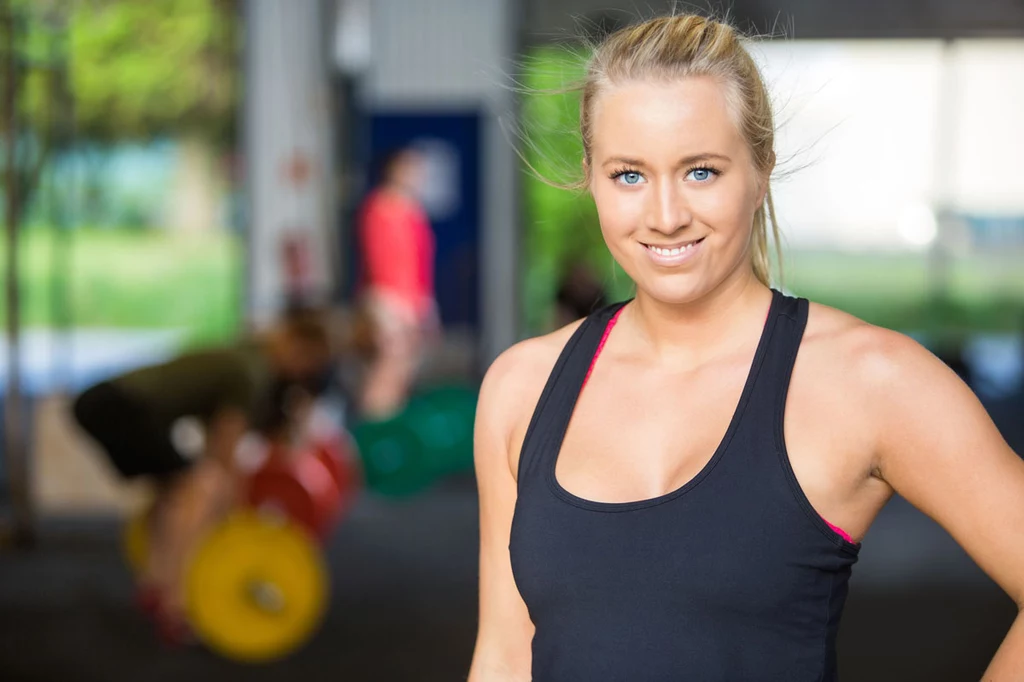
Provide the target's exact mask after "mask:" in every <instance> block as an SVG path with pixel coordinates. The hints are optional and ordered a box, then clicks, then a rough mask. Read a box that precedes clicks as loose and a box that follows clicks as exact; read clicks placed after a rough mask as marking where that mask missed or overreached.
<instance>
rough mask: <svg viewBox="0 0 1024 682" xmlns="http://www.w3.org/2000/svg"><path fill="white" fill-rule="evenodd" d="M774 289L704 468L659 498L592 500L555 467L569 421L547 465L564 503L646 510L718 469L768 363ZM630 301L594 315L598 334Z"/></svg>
mask: <svg viewBox="0 0 1024 682" xmlns="http://www.w3.org/2000/svg"><path fill="white" fill-rule="evenodd" d="M771 291H772V300H771V304H770V305H769V306H768V315H767V317H766V319H765V322H764V326H763V327H762V329H761V336H760V338H759V339H758V342H757V348H756V350H755V351H754V358H753V360H752V361H751V363H750V368H749V369H748V370H747V377H746V380H745V381H744V384H743V390H742V392H741V393H740V398H739V401H738V402H737V404H736V408H735V410H734V411H733V413H732V417H731V419H730V420H729V426H728V427H727V428H726V431H725V435H724V436H722V440H721V441H719V443H718V447H716V448H715V450H714V452H713V453H712V455H711V458H710V459H709V460H708V461H707V462H706V463H705V464H704V466H703V467H701V469H700V471H698V472H697V473H696V474H695V475H694V476H693V477H692V478H690V479H689V480H688V481H686V482H684V483H683V484H682V485H680V486H679V487H678V488H676V489H675V490H671V491H669V492H667V493H664V494H662V495H658V496H656V497H650V498H646V499H642V500H633V501H628V502H599V501H596V500H589V499H586V498H583V497H580V496H578V495H574V494H573V493H571V492H569V491H568V490H566V489H565V488H563V487H562V484H561V483H559V482H558V478H557V476H556V475H555V468H556V467H557V465H558V457H559V455H560V454H561V451H562V444H563V443H564V441H565V433H566V432H568V423H567V425H566V430H565V431H564V432H563V433H562V437H561V439H560V440H559V441H558V442H557V443H555V444H553V446H552V448H551V450H552V454H551V455H550V456H549V457H548V459H549V461H548V462H547V466H546V468H545V478H546V479H547V483H548V487H549V488H550V490H551V492H552V493H554V495H555V496H556V497H558V498H559V499H560V500H562V501H563V502H566V503H568V504H571V505H573V506H576V507H580V508H582V509H587V510H590V511H598V512H628V511H634V510H638V509H645V508H648V507H654V506H657V505H661V504H665V503H666V502H671V501H672V500H674V499H676V498H678V497H680V496H682V495H685V494H686V493H688V492H690V491H691V490H693V489H694V488H696V487H697V486H698V485H699V484H700V483H701V481H703V480H704V479H705V478H707V476H708V475H709V474H710V473H711V472H712V471H713V470H714V468H715V466H716V465H717V464H718V463H719V462H720V461H721V460H722V457H723V455H724V454H725V453H726V451H727V450H728V449H729V444H730V442H731V441H732V438H733V436H734V435H735V434H736V431H737V429H738V428H739V425H740V423H741V421H742V417H743V413H744V411H745V409H746V407H747V404H748V403H749V402H750V397H751V394H752V393H753V390H754V385H755V384H756V379H757V376H758V374H759V372H760V369H761V365H762V364H763V362H764V358H765V355H766V354H767V351H768V345H769V341H770V339H771V335H772V329H773V328H774V326H775V322H776V318H777V317H778V310H779V303H780V301H781V300H782V298H783V296H782V294H781V293H779V292H778V291H777V290H775V289H772V290H771ZM626 303H628V301H627V302H624V303H623V304H622V305H621V306H615V307H614V308H613V309H611V310H609V311H606V315H604V316H602V319H601V320H596V319H594V318H591V322H597V323H599V324H600V323H601V322H603V323H604V326H603V327H602V328H600V329H599V330H594V331H596V333H598V334H601V335H602V337H606V331H610V330H609V325H610V323H611V321H612V319H615V316H616V315H617V313H618V312H619V311H621V309H622V308H623V307H625V305H626ZM604 340H605V338H602V341H604ZM603 346H604V343H603V342H602V343H600V344H599V348H598V349H597V351H596V352H595V354H594V357H593V360H592V364H591V368H590V371H588V372H587V375H586V376H587V378H589V376H590V374H591V371H592V370H593V367H594V365H596V363H597V361H598V359H599V357H598V356H599V355H600V352H601V349H602V348H603ZM583 383H584V384H585V383H587V382H586V381H585V380H584V382H583ZM583 388H584V386H583V385H582V384H581V386H580V387H579V389H578V392H577V396H576V400H574V401H573V403H572V405H571V406H570V407H569V408H568V410H569V413H570V414H569V421H571V418H572V413H573V412H575V410H576V403H577V401H578V399H579V394H580V393H581V392H582V390H583Z"/></svg>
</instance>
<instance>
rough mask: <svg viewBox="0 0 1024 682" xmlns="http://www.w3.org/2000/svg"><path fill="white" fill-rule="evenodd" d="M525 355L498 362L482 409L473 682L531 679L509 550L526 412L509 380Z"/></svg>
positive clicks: (528, 632) (524, 619) (528, 625)
mask: <svg viewBox="0 0 1024 682" xmlns="http://www.w3.org/2000/svg"><path fill="white" fill-rule="evenodd" d="M521 353H522V346H521V345H520V346H517V347H513V348H512V349H510V350H508V351H506V352H505V353H504V354H503V355H502V356H501V357H499V358H498V359H497V360H495V362H494V364H493V365H492V366H491V368H490V370H488V372H487V376H486V377H485V378H484V381H483V385H482V386H481V389H480V399H479V402H478V405H477V418H476V428H475V433H474V442H475V455H474V457H475V460H476V477H477V486H478V488H479V492H480V622H479V626H478V630H477V640H476V649H475V650H474V652H473V662H472V665H471V667H470V673H469V682H525V681H527V680H529V679H530V676H531V673H530V666H531V660H532V656H531V650H530V645H531V641H532V638H533V623H532V622H531V621H530V616H529V613H528V612H527V609H526V605H525V604H524V603H523V600H522V597H520V595H519V590H518V589H517V588H516V585H515V582H514V580H513V578H512V566H511V563H510V561H509V550H508V545H509V533H510V530H511V526H512V512H513V509H514V508H515V503H516V481H515V479H514V478H513V476H512V470H511V467H510V459H509V436H510V433H511V428H510V425H511V423H512V421H513V420H514V416H515V414H516V413H517V412H519V411H521V409H522V407H521V405H519V404H517V403H519V402H521V401H518V400H517V397H516V393H517V391H515V390H514V387H512V386H510V384H511V383H513V382H512V381H510V379H512V378H513V377H515V375H514V374H513V373H514V372H516V371H517V367H519V362H518V361H517V356H519V355H521ZM519 371H521V370H519ZM516 383H518V382H516Z"/></svg>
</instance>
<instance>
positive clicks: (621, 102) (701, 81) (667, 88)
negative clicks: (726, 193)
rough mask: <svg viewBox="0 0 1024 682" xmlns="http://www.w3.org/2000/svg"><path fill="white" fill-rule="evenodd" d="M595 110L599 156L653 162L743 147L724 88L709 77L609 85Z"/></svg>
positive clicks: (594, 137) (594, 141) (593, 123)
mask: <svg viewBox="0 0 1024 682" xmlns="http://www.w3.org/2000/svg"><path fill="white" fill-rule="evenodd" d="M593 106H594V109H593V111H592V112H591V113H592V117H591V134H592V140H591V142H592V148H593V151H594V154H595V155H598V156H599V155H602V154H604V155H623V156H641V157H643V158H645V159H648V158H649V159H655V158H658V157H661V156H665V155H671V156H678V155H685V154H690V153H700V152H708V153H711V152H720V153H726V154H728V153H730V152H731V153H735V152H736V150H737V149H738V148H741V147H743V146H744V141H743V138H742V137H741V135H740V133H739V130H738V129H737V127H736V125H735V123H734V120H733V118H734V117H733V115H732V112H731V110H730V107H729V103H728V100H727V98H726V92H725V88H724V87H722V86H721V85H719V83H718V82H716V81H715V80H713V79H711V78H703V77H702V78H682V79H676V80H672V81H664V82H662V81H654V80H651V81H636V82H630V83H624V84H621V85H613V86H611V87H608V88H606V89H605V90H604V91H602V92H601V94H600V95H599V96H598V97H597V98H596V100H595V101H594V104H593ZM596 161H597V162H598V163H600V159H596Z"/></svg>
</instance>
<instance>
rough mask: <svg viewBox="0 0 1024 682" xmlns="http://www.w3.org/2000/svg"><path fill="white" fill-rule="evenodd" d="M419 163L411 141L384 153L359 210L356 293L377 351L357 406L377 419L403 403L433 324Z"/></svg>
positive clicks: (430, 250)
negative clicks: (370, 324) (377, 181)
mask: <svg viewBox="0 0 1024 682" xmlns="http://www.w3.org/2000/svg"><path fill="white" fill-rule="evenodd" d="M425 172H426V163H425V159H424V158H423V156H422V155H421V154H420V153H419V152H417V151H416V150H415V149H411V148H404V149H401V150H398V151H396V152H393V153H391V154H390V155H388V156H387V157H386V158H385V159H384V162H383V164H382V167H381V182H380V184H379V185H378V186H377V188H376V189H374V190H373V191H372V192H371V193H370V195H369V196H368V197H367V198H366V201H365V202H364V204H363V206H362V208H361V209H360V211H359V216H358V224H357V230H358V236H359V248H360V261H361V277H360V284H359V297H360V299H361V301H362V305H364V306H365V308H366V309H367V311H368V312H369V314H370V316H371V318H372V319H373V322H374V328H375V330H376V335H377V339H376V346H377V355H376V358H375V359H374V361H373V363H372V364H371V366H370V367H369V370H368V372H367V375H366V378H365V381H364V384H363V390H362V396H361V401H360V402H361V404H360V410H361V412H362V413H363V416H364V417H367V418H371V419H382V418H385V417H388V416H390V415H392V414H394V413H395V412H397V411H399V410H400V409H401V408H402V406H403V405H404V403H405V400H406V398H407V396H408V393H409V389H410V386H411V384H412V382H413V379H414V378H415V373H416V370H417V367H418V365H419V362H420V358H421V357H422V354H423V350H424V344H425V342H426V341H427V339H428V338H429V337H430V336H431V335H432V333H433V332H435V331H436V329H437V327H438V322H437V306H436V303H435V296H434V250H435V245H434V233H433V230H432V229H431V226H430V221H429V219H428V217H427V213H426V211H425V210H424V208H423V206H422V205H421V203H420V201H419V198H418V194H419V192H420V188H421V187H422V184H423V182H424V180H425Z"/></svg>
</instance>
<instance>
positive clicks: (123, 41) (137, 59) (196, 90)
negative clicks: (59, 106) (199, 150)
mask: <svg viewBox="0 0 1024 682" xmlns="http://www.w3.org/2000/svg"><path fill="white" fill-rule="evenodd" d="M235 24H236V20H235V16H234V7H233V3H226V2H217V1H216V0H161V2H125V1H119V2H114V1H110V0H107V1H103V2H98V1H95V0H94V1H92V2H90V1H85V2H79V3H76V4H75V5H74V9H73V10H72V11H71V13H70V15H69V22H68V36H69V52H70V72H71V87H72V91H73V94H74V98H75V105H76V117H77V122H78V125H79V128H80V130H82V131H84V132H86V134H87V135H89V136H91V137H99V138H113V137H117V138H124V137H130V136H152V135H155V134H159V133H163V132H168V131H180V130H182V129H183V128H185V129H190V130H191V131H196V130H198V131H200V132H202V133H206V134H211V135H213V136H215V137H223V136H224V135H226V134H228V133H229V132H230V127H231V121H232V120H233V118H234V116H233V114H234V110H235V106H236V103H237V99H238V87H237V79H236V71H237V61H238V43H237V37H236V31H235Z"/></svg>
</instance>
